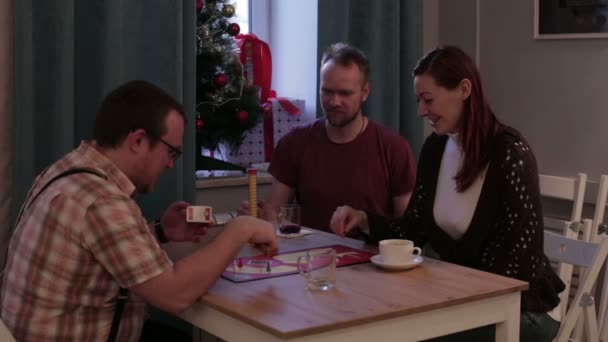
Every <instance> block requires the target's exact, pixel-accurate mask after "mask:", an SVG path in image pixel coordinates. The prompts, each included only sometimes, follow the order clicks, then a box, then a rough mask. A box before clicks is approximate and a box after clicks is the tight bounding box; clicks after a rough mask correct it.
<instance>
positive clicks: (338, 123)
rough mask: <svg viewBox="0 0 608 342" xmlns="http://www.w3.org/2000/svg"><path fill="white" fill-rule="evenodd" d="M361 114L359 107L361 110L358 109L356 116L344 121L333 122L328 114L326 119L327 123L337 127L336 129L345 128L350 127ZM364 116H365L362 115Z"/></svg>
mask: <svg viewBox="0 0 608 342" xmlns="http://www.w3.org/2000/svg"><path fill="white" fill-rule="evenodd" d="M359 113H361V106H359V108H357V110H356V111H355V114H354V115H353V116H351V117H347V118H346V119H345V120H344V121H341V122H333V120H331V116H330V115H328V114H327V113H325V117H326V118H327V122H328V123H329V125H330V126H332V127H335V128H344V127H346V126H348V125H349V124H351V123H352V122H354V121H355V120H357V117H359ZM361 115H363V114H361Z"/></svg>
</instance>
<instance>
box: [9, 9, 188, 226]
mask: <svg viewBox="0 0 608 342" xmlns="http://www.w3.org/2000/svg"><path fill="white" fill-rule="evenodd" d="M14 7H15V11H14V15H15V26H14V27H15V90H16V101H15V127H14V136H15V139H14V154H15V178H14V201H13V211H12V214H13V218H14V215H15V212H16V210H17V209H18V206H20V205H21V203H22V201H23V199H24V197H25V195H26V192H27V190H28V188H29V186H30V185H31V183H32V180H33V179H34V177H35V176H36V174H38V173H39V172H40V171H41V170H42V169H43V168H44V167H46V166H47V165H49V164H50V163H52V162H53V161H55V160H56V159H58V158H60V157H61V156H62V155H63V154H65V153H66V152H68V151H70V150H71V149H73V148H74V147H75V146H77V145H78V144H79V143H80V141H81V140H83V139H89V138H90V137H91V135H92V128H93V122H94V116H95V112H96V110H97V107H98V105H99V103H100V101H101V99H102V98H103V97H104V96H105V95H106V94H107V92H109V91H110V90H111V89H113V88H115V87H116V86H118V85H120V84H122V83H123V82H125V81H128V80H132V79H145V80H148V81H151V82H154V83H155V84H157V85H158V86H160V87H162V88H164V89H165V90H167V91H168V92H169V93H171V94H172V95H173V96H175V97H176V98H177V99H178V100H180V101H181V102H183V103H184V105H185V108H186V110H187V111H188V117H189V119H188V120H189V124H188V126H187V128H186V136H185V141H184V155H183V157H182V159H180V160H179V162H178V163H177V165H176V167H175V168H174V169H172V170H168V171H166V172H165V174H164V175H163V177H162V178H161V179H160V181H159V184H157V186H156V188H155V190H154V192H153V193H152V194H150V195H146V196H144V197H143V198H142V199H141V206H142V209H143V211H144V214H145V215H146V216H147V217H148V218H149V219H153V218H157V217H160V216H161V214H162V212H163V210H164V208H165V207H166V206H167V204H168V203H170V202H172V201H175V200H181V199H184V200H187V201H193V200H194V193H195V183H194V181H195V178H194V172H195V170H194V124H193V123H194V73H195V47H194V41H195V25H196V23H195V20H196V18H195V5H194V1H167V0H129V1H124V0H87V1H77V0H50V1H34V0H19V1H15V3H14Z"/></svg>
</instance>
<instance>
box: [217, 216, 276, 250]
mask: <svg viewBox="0 0 608 342" xmlns="http://www.w3.org/2000/svg"><path fill="white" fill-rule="evenodd" d="M226 229H227V230H229V231H230V232H229V233H232V232H236V234H237V236H240V237H243V238H244V239H246V242H249V243H250V244H251V245H253V246H254V247H255V248H257V249H259V250H260V251H262V252H263V253H264V254H266V255H273V254H276V252H277V251H278V250H279V240H278V238H277V235H276V232H275V228H274V226H273V225H272V224H271V223H269V222H267V221H264V220H260V219H258V218H255V217H252V216H238V217H236V218H234V219H233V220H231V221H230V222H229V223H228V224H227V225H226Z"/></svg>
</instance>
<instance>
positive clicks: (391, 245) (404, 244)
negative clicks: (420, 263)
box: [379, 239, 422, 264]
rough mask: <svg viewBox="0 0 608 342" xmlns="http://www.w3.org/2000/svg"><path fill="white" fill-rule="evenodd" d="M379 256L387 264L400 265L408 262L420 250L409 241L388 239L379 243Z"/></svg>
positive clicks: (418, 253)
mask: <svg viewBox="0 0 608 342" xmlns="http://www.w3.org/2000/svg"><path fill="white" fill-rule="evenodd" d="M379 246H380V256H382V261H383V262H385V263H387V264H402V263H407V262H410V261H411V260H412V259H413V258H414V257H415V256H418V255H420V253H421V252H422V250H421V249H420V248H419V247H415V246H414V242H413V241H411V240H402V239H390V240H382V241H380V244H379Z"/></svg>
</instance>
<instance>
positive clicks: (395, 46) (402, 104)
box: [317, 0, 424, 156]
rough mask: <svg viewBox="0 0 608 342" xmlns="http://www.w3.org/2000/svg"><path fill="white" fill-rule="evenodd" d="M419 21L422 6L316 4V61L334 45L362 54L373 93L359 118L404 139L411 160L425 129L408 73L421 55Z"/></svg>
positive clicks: (416, 0)
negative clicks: (364, 117) (350, 47)
mask: <svg viewBox="0 0 608 342" xmlns="http://www.w3.org/2000/svg"><path fill="white" fill-rule="evenodd" d="M422 19H423V18H422V0H379V1H372V0H331V1H328V0H326V1H319V19H318V20H319V24H318V25H319V30H318V51H319V58H318V59H319V60H321V56H322V54H323V51H324V50H325V48H326V47H327V46H329V45H330V44H332V43H335V42H339V41H343V42H347V43H350V44H352V45H355V46H357V47H358V48H360V49H362V50H363V51H364V52H365V53H366V54H367V55H368V57H369V60H370V64H371V74H370V78H371V89H372V90H371V94H370V97H369V99H368V101H367V103H366V105H365V107H364V113H365V114H366V115H367V116H368V117H370V118H371V119H374V120H376V121H378V122H380V123H382V124H384V125H386V126H388V127H391V128H393V129H394V130H396V131H398V132H399V133H400V134H401V135H403V136H405V137H406V138H407V139H408V140H409V142H410V144H411V145H412V150H413V151H414V153H415V154H416V156H418V152H419V151H420V147H421V146H422V142H423V138H424V132H423V130H424V129H423V122H422V120H421V119H420V118H418V116H417V113H416V111H417V109H416V100H415V97H414V95H413V94H414V90H413V78H412V77H411V70H412V68H413V67H414V65H415V63H416V61H417V60H418V58H420V56H421V55H422ZM317 112H318V113H322V111H321V108H320V107H319V108H318V111H317Z"/></svg>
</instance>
